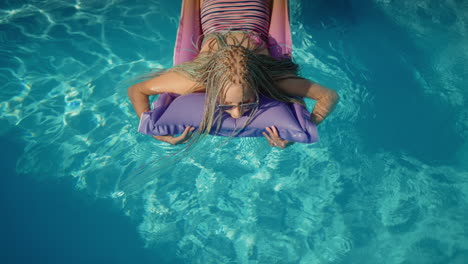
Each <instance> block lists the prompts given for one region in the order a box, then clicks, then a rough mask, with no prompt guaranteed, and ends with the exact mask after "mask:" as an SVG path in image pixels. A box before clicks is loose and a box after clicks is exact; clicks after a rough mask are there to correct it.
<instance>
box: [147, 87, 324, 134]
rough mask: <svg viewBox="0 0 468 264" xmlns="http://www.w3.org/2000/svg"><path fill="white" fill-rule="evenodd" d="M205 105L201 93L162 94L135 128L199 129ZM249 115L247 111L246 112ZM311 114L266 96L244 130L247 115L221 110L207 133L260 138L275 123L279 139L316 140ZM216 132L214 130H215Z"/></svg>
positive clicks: (153, 130) (168, 131)
mask: <svg viewBox="0 0 468 264" xmlns="http://www.w3.org/2000/svg"><path fill="white" fill-rule="evenodd" d="M204 104H205V94H204V93H193V94H187V95H180V96H179V95H177V94H171V93H165V94H161V95H160V96H159V98H158V99H157V100H156V101H155V102H154V103H153V110H151V111H148V112H145V113H143V114H142V116H141V119H140V125H139V127H138V131H139V132H141V133H143V134H147V135H157V136H163V135H177V134H182V132H183V131H184V129H185V127H187V126H192V127H195V129H198V127H199V124H200V122H201V120H202V117H203V111H204ZM247 115H248V114H247ZM309 116H310V113H309V112H308V111H307V109H305V107H304V106H302V105H299V104H292V103H284V102H279V101H276V100H272V99H269V98H266V97H260V100H259V106H258V111H257V113H256V114H255V115H254V116H253V118H252V119H251V122H250V124H249V125H248V126H246V127H245V128H244V129H242V130H240V129H241V128H242V127H244V124H245V122H246V121H247V119H248V116H242V117H241V118H237V119H235V118H232V117H231V116H230V115H229V114H227V113H223V116H222V119H221V122H222V125H221V128H220V129H219V130H218V131H214V130H216V129H215V128H216V124H215V125H214V126H213V129H212V131H211V133H210V134H213V135H217V136H232V135H233V132H234V131H235V136H236V137H263V135H262V132H264V131H266V129H265V128H266V127H268V126H275V127H276V128H277V130H278V133H279V135H280V137H281V138H283V139H286V140H288V141H294V142H300V143H313V142H317V141H318V134H317V127H316V126H315V124H314V123H312V122H311V121H310V118H309ZM216 132H217V133H216Z"/></svg>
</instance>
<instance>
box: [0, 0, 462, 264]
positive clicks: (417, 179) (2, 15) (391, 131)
mask: <svg viewBox="0 0 468 264" xmlns="http://www.w3.org/2000/svg"><path fill="white" fill-rule="evenodd" d="M290 8H291V19H292V31H293V42H294V58H295V60H296V62H297V63H299V64H300V65H301V66H302V75H303V76H304V77H307V78H309V79H312V80H315V81H317V82H319V83H321V84H323V85H326V86H329V87H332V88H334V89H336V90H337V91H338V93H339V94H340V96H341V100H340V102H339V104H338V106H337V108H336V110H335V112H333V114H332V115H330V116H329V118H327V120H326V121H325V122H324V123H322V124H321V125H320V126H319V134H320V142H318V143H315V144H311V145H305V144H295V145H293V146H292V147H289V148H287V149H285V150H279V149H272V148H270V147H269V146H268V144H267V142H266V140H264V139H261V138H260V139H259V138H236V139H233V140H230V141H226V140H225V138H219V137H210V138H208V139H207V140H205V141H204V142H202V143H201V144H200V145H199V146H198V147H197V148H196V149H194V150H193V151H192V152H190V153H188V154H184V155H176V156H175V157H174V156H173V154H174V153H175V152H176V151H177V150H180V149H181V148H180V147H174V146H168V145H167V144H165V143H161V142H158V141H155V140H153V139H151V138H150V137H148V136H145V135H140V134H138V133H137V132H136V130H137V126H138V120H137V117H136V115H135V114H134V112H133V109H132V107H131V105H130V103H129V100H128V99H127V96H126V88H127V87H128V86H129V85H130V84H132V83H134V82H136V81H135V80H132V78H134V77H136V76H139V75H142V74H145V73H148V72H149V71H150V70H151V68H157V67H170V66H171V64H172V51H173V45H174V41H175V34H176V30H177V25H178V18H179V11H180V3H172V2H171V3H169V1H157V0H154V1H147V0H145V1H143V0H140V1H125V0H123V1H120V0H115V1H57V0H49V1H34V0H29V1H2V2H1V3H0V63H1V64H0V85H1V89H0V111H1V117H0V141H1V146H2V148H3V153H2V160H1V161H0V166H1V168H2V171H3V172H4V173H3V174H2V176H3V177H2V183H1V188H2V189H1V195H2V198H1V201H2V204H1V206H2V207H1V209H2V214H3V217H2V218H3V219H2V220H3V221H4V224H2V233H3V235H2V238H3V240H4V241H3V242H4V244H5V245H6V246H5V247H3V248H2V258H3V259H5V260H6V262H5V261H2V263H23V262H28V263H31V262H33V263H111V262H112V263H203V264H205V263H248V264H253V263H268V264H269V263H301V264H315V263H317V264H318V263H392V264H393V263H405V264H409V263H457V264H458V263H460V264H461V263H468V231H467V226H468V220H467V219H468V206H467V200H468V198H467V197H468V183H467V180H468V168H467V167H468V146H467V139H468V129H467V128H468V110H467V109H468V107H467V96H468V92H467V90H466V88H465V87H466V86H467V82H466V80H467V77H468V70H467V69H468V48H467V47H468V38H467V30H466V28H467V22H468V17H467V16H468V4H467V3H466V2H465V1H457V0H447V1H432V0H423V1H403V0H401V1H388V0H372V1H371V0H362V1H357V0H356V1H347V0H340V1H325V0H321V1H299V0H292V1H291V3H290ZM128 80H130V81H128ZM463 88H465V89H463ZM307 104H308V105H309V107H312V106H313V102H312V101H307ZM164 157H169V158H166V159H162V158H164Z"/></svg>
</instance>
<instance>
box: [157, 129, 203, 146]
mask: <svg viewBox="0 0 468 264" xmlns="http://www.w3.org/2000/svg"><path fill="white" fill-rule="evenodd" d="M194 130H195V128H194V127H191V126H188V127H186V128H185V130H184V132H183V133H182V134H181V135H180V136H177V137H174V136H172V135H167V136H153V137H154V138H155V139H157V140H160V141H164V142H167V143H169V144H171V145H178V144H184V143H187V142H188V141H189V139H190V138H191V137H192V135H193V131H194Z"/></svg>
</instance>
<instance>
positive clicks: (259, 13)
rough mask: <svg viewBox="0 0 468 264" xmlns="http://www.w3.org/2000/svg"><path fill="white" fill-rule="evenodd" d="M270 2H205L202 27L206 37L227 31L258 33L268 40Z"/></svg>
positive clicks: (252, 0) (262, 0)
mask: <svg viewBox="0 0 468 264" xmlns="http://www.w3.org/2000/svg"><path fill="white" fill-rule="evenodd" d="M269 3H270V1H269V0H204V1H203V3H202V7H201V26H202V30H203V33H204V34H205V35H207V34H210V33H215V32H219V31H226V30H231V31H234V30H242V31H249V32H252V31H253V32H256V33H257V34H259V35H260V36H261V37H262V38H263V39H267V38H268V30H269V27H270V13H271V10H270V4H269Z"/></svg>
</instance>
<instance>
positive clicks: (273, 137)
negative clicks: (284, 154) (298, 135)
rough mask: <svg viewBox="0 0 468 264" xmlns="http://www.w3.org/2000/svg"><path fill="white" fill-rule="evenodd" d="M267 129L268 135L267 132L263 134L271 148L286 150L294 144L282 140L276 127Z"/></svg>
mask: <svg viewBox="0 0 468 264" xmlns="http://www.w3.org/2000/svg"><path fill="white" fill-rule="evenodd" d="M265 129H266V130H267V131H268V134H267V133H265V132H263V133H262V134H263V135H264V136H265V137H266V138H267V140H268V143H270V146H272V147H279V148H282V149H284V148H287V147H289V146H291V145H292V144H294V142H291V141H287V140H284V139H282V138H280V136H279V134H278V130H277V129H276V127H275V126H271V127H266V128H265Z"/></svg>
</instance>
